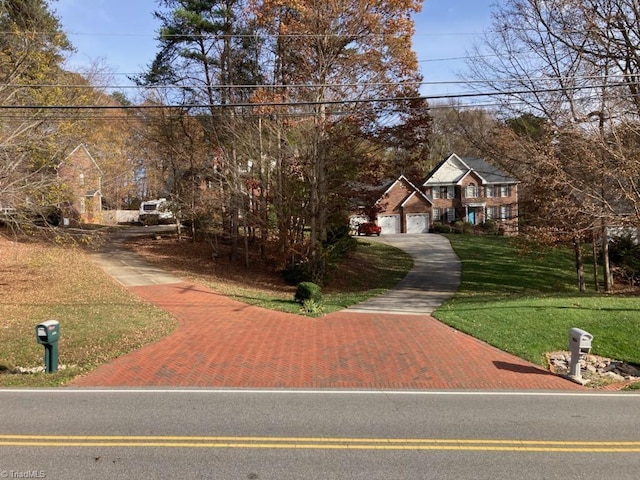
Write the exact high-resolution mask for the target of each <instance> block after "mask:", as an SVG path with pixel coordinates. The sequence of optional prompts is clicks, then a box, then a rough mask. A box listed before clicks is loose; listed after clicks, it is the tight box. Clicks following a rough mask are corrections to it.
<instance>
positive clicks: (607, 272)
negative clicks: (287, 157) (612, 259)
mask: <svg viewBox="0 0 640 480" xmlns="http://www.w3.org/2000/svg"><path fill="white" fill-rule="evenodd" d="M602 269H603V271H604V291H605V292H607V293H609V292H611V290H612V289H613V276H612V275H611V264H610V263H609V231H608V229H607V224H606V222H605V221H604V219H603V220H602Z"/></svg>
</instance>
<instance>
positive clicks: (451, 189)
mask: <svg viewBox="0 0 640 480" xmlns="http://www.w3.org/2000/svg"><path fill="white" fill-rule="evenodd" d="M446 188H447V198H448V199H452V198H456V191H455V187H454V186H453V185H452V186H449V187H446Z"/></svg>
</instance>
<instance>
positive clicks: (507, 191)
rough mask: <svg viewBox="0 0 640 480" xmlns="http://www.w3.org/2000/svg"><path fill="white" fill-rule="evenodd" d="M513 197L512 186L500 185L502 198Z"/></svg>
mask: <svg viewBox="0 0 640 480" xmlns="http://www.w3.org/2000/svg"><path fill="white" fill-rule="evenodd" d="M510 195H511V186H510V185H500V196H501V197H508V196H510Z"/></svg>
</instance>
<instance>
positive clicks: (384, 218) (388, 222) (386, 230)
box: [378, 215, 400, 235]
mask: <svg viewBox="0 0 640 480" xmlns="http://www.w3.org/2000/svg"><path fill="white" fill-rule="evenodd" d="M378 225H380V227H382V234H383V235H389V234H394V233H400V215H380V216H378Z"/></svg>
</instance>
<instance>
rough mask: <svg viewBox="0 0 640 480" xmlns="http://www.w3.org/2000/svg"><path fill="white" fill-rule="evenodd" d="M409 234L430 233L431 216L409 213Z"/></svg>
mask: <svg viewBox="0 0 640 480" xmlns="http://www.w3.org/2000/svg"><path fill="white" fill-rule="evenodd" d="M406 218H407V233H428V232H429V214H428V213H409V214H407V217H406Z"/></svg>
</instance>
